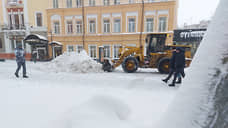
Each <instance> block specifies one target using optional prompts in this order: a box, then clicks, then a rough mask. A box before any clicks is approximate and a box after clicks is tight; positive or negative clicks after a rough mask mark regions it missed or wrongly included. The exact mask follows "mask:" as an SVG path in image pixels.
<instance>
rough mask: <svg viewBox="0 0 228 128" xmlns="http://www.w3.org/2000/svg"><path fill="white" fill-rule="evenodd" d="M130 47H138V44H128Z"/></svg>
mask: <svg viewBox="0 0 228 128" xmlns="http://www.w3.org/2000/svg"><path fill="white" fill-rule="evenodd" d="M127 46H129V47H136V44H127Z"/></svg>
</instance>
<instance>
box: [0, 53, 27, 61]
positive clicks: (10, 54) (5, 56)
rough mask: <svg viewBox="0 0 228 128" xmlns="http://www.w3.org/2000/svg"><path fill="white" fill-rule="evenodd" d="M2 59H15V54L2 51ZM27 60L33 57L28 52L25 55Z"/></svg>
mask: <svg viewBox="0 0 228 128" xmlns="http://www.w3.org/2000/svg"><path fill="white" fill-rule="evenodd" d="M0 58H1V59H15V55H14V54H13V53H0ZM25 58H26V60H30V59H31V54H30V53H27V54H26V56H25Z"/></svg>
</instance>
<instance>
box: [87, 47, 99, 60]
mask: <svg viewBox="0 0 228 128" xmlns="http://www.w3.org/2000/svg"><path fill="white" fill-rule="evenodd" d="M90 46H95V47H96V58H94V57H91V52H90ZM88 50H89V56H90V57H91V58H93V59H97V45H96V44H89V45H88Z"/></svg>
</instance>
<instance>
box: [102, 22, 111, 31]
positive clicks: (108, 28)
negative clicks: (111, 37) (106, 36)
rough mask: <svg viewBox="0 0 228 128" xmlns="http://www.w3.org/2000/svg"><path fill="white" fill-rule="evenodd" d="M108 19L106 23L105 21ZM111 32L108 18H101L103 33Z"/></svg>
mask: <svg viewBox="0 0 228 128" xmlns="http://www.w3.org/2000/svg"><path fill="white" fill-rule="evenodd" d="M105 21H108V23H105ZM110 32H111V23H110V19H103V33H110Z"/></svg>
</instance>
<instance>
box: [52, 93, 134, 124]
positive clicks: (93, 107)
mask: <svg viewBox="0 0 228 128" xmlns="http://www.w3.org/2000/svg"><path fill="white" fill-rule="evenodd" d="M129 115H130V109H129V107H128V106H127V105H126V104H125V103H124V102H123V101H121V100H120V99H116V98H113V97H110V96H94V97H93V98H91V99H89V100H88V101H86V102H84V103H83V104H81V105H79V106H77V107H74V108H72V109H71V110H70V111H68V112H67V113H66V114H65V115H64V116H63V117H64V118H63V119H61V120H58V121H57V123H54V126H52V127H53V128H132V127H130V125H129V123H127V122H126V121H127V119H128V117H129Z"/></svg>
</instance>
